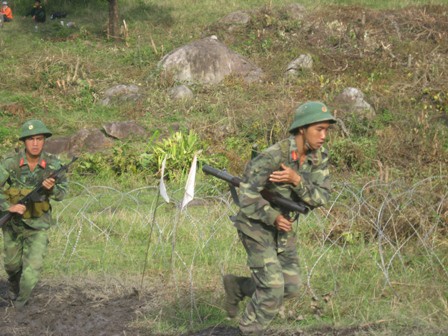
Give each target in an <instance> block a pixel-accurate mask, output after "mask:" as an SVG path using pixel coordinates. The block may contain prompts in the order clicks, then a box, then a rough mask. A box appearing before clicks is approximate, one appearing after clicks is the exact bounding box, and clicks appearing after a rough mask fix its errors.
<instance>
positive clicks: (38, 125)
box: [19, 120, 51, 140]
mask: <svg viewBox="0 0 448 336" xmlns="http://www.w3.org/2000/svg"><path fill="white" fill-rule="evenodd" d="M38 134H43V135H45V137H46V138H49V137H51V132H50V131H49V129H48V128H47V126H45V124H44V123H43V122H42V121H40V120H28V121H27V122H25V123H24V124H23V125H22V128H21V130H20V138H19V139H20V140H25V139H26V138H28V137H30V136H33V135H38Z"/></svg>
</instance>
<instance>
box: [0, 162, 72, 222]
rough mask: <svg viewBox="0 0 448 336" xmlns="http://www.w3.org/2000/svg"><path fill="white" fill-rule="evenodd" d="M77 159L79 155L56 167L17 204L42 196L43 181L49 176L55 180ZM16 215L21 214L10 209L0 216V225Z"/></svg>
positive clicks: (26, 202) (28, 202)
mask: <svg viewBox="0 0 448 336" xmlns="http://www.w3.org/2000/svg"><path fill="white" fill-rule="evenodd" d="M77 159H78V157H76V156H74V157H73V158H72V160H71V161H70V162H69V163H67V164H65V165H62V166H61V167H60V168H59V169H56V170H55V171H53V172H52V173H51V174H50V175H49V176H47V177H45V178H44V179H43V180H42V181H40V182H39V183H38V184H37V185H36V187H35V188H34V189H33V190H32V191H31V192H30V193H29V194H27V195H26V196H24V197H23V198H22V199H20V200H19V201H18V202H17V204H23V205H25V206H27V205H28V204H30V203H31V202H33V200H34V199H37V198H39V197H40V196H42V193H43V192H44V190H45V188H44V186H43V185H42V183H43V182H44V180H46V179H48V178H54V179H55V180H57V179H58V177H59V176H60V175H61V174H62V173H63V172H64V171H66V170H67V169H68V167H69V166H70V165H71V164H72V163H73V162H75V161H76V160H77ZM14 215H19V214H17V213H14V212H9V211H8V212H6V214H5V215H3V216H2V217H1V218H0V227H2V226H3V225H4V224H6V223H7V222H8V221H9V220H11V218H12V217H13V216H14Z"/></svg>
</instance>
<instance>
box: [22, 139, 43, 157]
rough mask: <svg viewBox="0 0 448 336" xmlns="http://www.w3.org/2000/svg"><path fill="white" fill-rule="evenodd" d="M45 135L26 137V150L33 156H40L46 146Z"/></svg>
mask: <svg viewBox="0 0 448 336" xmlns="http://www.w3.org/2000/svg"><path fill="white" fill-rule="evenodd" d="M44 143H45V136H44V135H43V134H38V135H34V136H30V137H28V138H26V139H25V150H26V152H27V153H28V154H29V155H31V156H39V155H40V153H41V152H42V149H43V148H44Z"/></svg>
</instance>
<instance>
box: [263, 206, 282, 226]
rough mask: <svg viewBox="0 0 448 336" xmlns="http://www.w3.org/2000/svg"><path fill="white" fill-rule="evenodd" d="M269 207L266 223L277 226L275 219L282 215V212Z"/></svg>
mask: <svg viewBox="0 0 448 336" xmlns="http://www.w3.org/2000/svg"><path fill="white" fill-rule="evenodd" d="M267 207H268V209H266V219H267V220H266V222H267V223H266V224H268V225H272V226H275V220H276V219H277V216H278V215H280V212H278V211H277V210H275V209H273V208H271V207H270V206H267Z"/></svg>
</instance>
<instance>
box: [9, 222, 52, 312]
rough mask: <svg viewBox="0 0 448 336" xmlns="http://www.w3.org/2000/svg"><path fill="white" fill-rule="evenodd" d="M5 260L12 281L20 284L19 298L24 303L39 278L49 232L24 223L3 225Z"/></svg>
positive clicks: (18, 300) (18, 301)
mask: <svg viewBox="0 0 448 336" xmlns="http://www.w3.org/2000/svg"><path fill="white" fill-rule="evenodd" d="M2 229H3V244H4V264H5V270H6V273H7V274H8V278H9V279H8V280H9V282H10V283H11V284H13V285H14V284H15V285H17V283H16V282H18V285H19V286H18V287H19V293H18V297H17V300H16V302H17V303H18V304H22V305H24V304H25V303H26V302H27V301H28V299H29V297H30V296H31V292H32V291H33V289H34V287H35V286H36V284H37V282H38V281H39V275H40V271H41V269H42V265H43V259H44V256H45V253H46V251H47V246H48V232H47V231H46V230H34V229H31V228H28V227H26V226H25V225H24V224H23V223H21V222H20V223H15V224H12V223H9V224H8V225H5V226H3V228H2Z"/></svg>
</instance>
